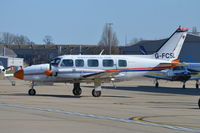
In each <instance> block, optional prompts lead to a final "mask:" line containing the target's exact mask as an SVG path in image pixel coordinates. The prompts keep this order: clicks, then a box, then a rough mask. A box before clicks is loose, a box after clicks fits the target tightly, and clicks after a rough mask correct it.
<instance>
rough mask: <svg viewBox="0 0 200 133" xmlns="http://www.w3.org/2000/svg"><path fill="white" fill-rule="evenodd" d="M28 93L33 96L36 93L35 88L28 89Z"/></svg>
mask: <svg viewBox="0 0 200 133" xmlns="http://www.w3.org/2000/svg"><path fill="white" fill-rule="evenodd" d="M28 94H29V95H30V96H34V95H35V94H36V90H35V89H30V90H29V91H28Z"/></svg>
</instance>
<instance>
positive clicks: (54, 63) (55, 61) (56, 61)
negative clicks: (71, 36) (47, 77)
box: [50, 58, 61, 67]
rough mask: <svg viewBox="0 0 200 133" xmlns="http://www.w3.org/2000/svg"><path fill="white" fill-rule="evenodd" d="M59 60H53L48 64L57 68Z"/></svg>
mask: <svg viewBox="0 0 200 133" xmlns="http://www.w3.org/2000/svg"><path fill="white" fill-rule="evenodd" d="M60 60H61V59H60V58H55V59H53V60H52V61H51V62H50V64H51V65H52V66H55V67H57V66H58V64H59V63H60Z"/></svg>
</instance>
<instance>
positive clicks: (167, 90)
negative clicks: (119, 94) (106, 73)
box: [84, 86, 200, 96]
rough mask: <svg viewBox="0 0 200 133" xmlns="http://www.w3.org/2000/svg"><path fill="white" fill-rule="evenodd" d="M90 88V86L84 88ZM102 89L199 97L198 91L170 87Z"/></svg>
mask: <svg viewBox="0 0 200 133" xmlns="http://www.w3.org/2000/svg"><path fill="white" fill-rule="evenodd" d="M84 87H88V88H91V87H92V86H84ZM102 88H103V89H113V90H127V91H139V92H151V93H163V94H182V95H194V96H199V95H200V89H196V88H185V89H183V88H171V87H159V88H155V87H154V86H136V87H127V86H117V87H116V88H115V87H113V86H102Z"/></svg>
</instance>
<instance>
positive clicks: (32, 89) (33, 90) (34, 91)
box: [28, 82, 36, 96]
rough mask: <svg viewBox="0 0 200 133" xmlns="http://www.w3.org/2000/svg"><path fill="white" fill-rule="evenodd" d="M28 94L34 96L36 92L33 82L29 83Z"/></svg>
mask: <svg viewBox="0 0 200 133" xmlns="http://www.w3.org/2000/svg"><path fill="white" fill-rule="evenodd" d="M28 94H29V95H30V96H34V95H35V94H36V90H35V89H34V82H32V83H31V89H29V91H28Z"/></svg>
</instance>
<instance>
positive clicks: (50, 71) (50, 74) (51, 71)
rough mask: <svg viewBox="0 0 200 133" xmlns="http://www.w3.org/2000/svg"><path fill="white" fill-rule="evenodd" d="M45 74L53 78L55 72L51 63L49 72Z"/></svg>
mask: <svg viewBox="0 0 200 133" xmlns="http://www.w3.org/2000/svg"><path fill="white" fill-rule="evenodd" d="M44 74H45V75H47V76H53V70H52V65H51V63H49V70H47V71H44Z"/></svg>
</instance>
